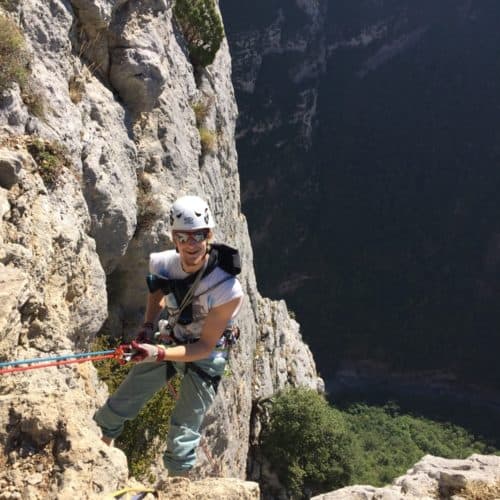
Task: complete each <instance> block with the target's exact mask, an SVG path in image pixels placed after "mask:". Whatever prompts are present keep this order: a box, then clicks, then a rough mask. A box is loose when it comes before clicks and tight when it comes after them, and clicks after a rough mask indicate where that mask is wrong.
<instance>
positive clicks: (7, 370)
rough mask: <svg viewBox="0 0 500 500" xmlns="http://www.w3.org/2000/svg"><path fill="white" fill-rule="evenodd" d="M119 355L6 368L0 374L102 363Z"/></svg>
mask: <svg viewBox="0 0 500 500" xmlns="http://www.w3.org/2000/svg"><path fill="white" fill-rule="evenodd" d="M116 357H117V353H116V352H114V353H112V354H103V355H101V356H89V357H88V358H79V359H69V360H64V361H52V362H51V363H41V364H36V365H29V366H15V367H14V368H4V369H2V370H0V374H2V373H13V372H25V371H27V370H36V369H37V368H47V367H49V366H60V365H70V364H73V363H86V362H87V361H100V360H101V359H110V358H116Z"/></svg>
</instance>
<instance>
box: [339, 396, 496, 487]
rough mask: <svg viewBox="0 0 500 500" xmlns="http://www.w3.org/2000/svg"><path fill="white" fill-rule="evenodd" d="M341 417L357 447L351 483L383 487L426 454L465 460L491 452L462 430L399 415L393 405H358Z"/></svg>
mask: <svg viewBox="0 0 500 500" xmlns="http://www.w3.org/2000/svg"><path fill="white" fill-rule="evenodd" d="M343 414H344V416H345V419H346V421H347V424H348V427H349V429H350V432H351V433H352V434H353V435H354V436H356V440H357V445H358V449H357V451H356V467H355V468H356V472H355V474H354V476H353V484H356V483H362V484H372V485H374V486H381V485H384V484H387V483H389V482H391V481H392V480H393V479H394V478H396V477H397V476H399V475H401V474H404V473H405V472H406V470H407V469H409V468H410V467H411V466H412V465H413V464H414V463H415V462H417V461H418V460H420V459H421V458H422V457H423V456H424V455H426V454H431V455H436V456H440V457H444V458H466V457H468V456H469V455H471V454H472V453H493V452H494V451H495V450H494V448H493V447H491V446H488V445H487V444H486V443H484V442H481V441H480V440H478V439H476V438H475V436H473V435H472V434H470V433H468V432H467V431H466V430H465V429H463V428H462V427H458V426H456V425H452V424H450V423H439V422H433V421H431V420H426V419H424V418H422V417H415V416H411V415H400V414H399V410H398V408H397V407H396V406H393V405H386V406H384V407H374V406H366V405H359V404H358V405H353V406H351V407H350V408H349V409H348V410H347V411H346V412H344V413H343Z"/></svg>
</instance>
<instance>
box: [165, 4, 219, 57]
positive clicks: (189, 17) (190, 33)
mask: <svg viewBox="0 0 500 500" xmlns="http://www.w3.org/2000/svg"><path fill="white" fill-rule="evenodd" d="M174 15H175V18H176V20H177V22H178V24H179V26H180V29H181V31H182V34H183V35H184V38H185V40H186V42H187V45H188V50H189V57H190V59H191V63H192V64H193V66H203V67H205V66H208V65H209V64H212V62H213V60H214V58H215V54H216V53H217V51H218V50H219V47H220V44H221V42H222V40H223V39H224V28H223V26H222V21H221V18H220V16H219V13H218V12H217V9H216V6H215V2H214V0H176V2H175V6H174Z"/></svg>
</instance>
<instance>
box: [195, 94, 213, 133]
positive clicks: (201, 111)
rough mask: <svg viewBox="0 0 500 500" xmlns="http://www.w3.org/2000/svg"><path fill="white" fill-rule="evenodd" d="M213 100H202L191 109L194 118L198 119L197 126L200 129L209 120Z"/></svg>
mask: <svg viewBox="0 0 500 500" xmlns="http://www.w3.org/2000/svg"><path fill="white" fill-rule="evenodd" d="M212 102H213V98H212V99H208V98H205V99H200V100H199V101H196V102H193V104H191V108H192V110H193V111H194V116H195V118H196V125H198V127H200V126H201V125H202V124H203V122H204V121H205V120H206V119H207V116H208V113H209V112H210V107H211V105H212Z"/></svg>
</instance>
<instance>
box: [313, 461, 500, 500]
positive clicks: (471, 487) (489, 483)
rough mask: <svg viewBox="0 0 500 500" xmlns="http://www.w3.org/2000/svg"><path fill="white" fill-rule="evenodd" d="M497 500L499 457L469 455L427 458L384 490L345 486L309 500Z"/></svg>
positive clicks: (499, 471)
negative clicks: (445, 499)
mask: <svg viewBox="0 0 500 500" xmlns="http://www.w3.org/2000/svg"><path fill="white" fill-rule="evenodd" d="M499 497H500V457H497V456H490V455H471V456H470V457H469V458H467V459H466V460H452V459H445V458H439V457H433V456H432V455H427V456H425V457H424V458H422V460H420V462H418V463H417V464H415V465H414V466H413V468H411V469H410V470H409V471H408V472H407V474H405V475H404V476H401V477H399V478H397V479H396V480H395V481H394V482H393V483H392V485H390V486H386V487H384V488H374V487H372V486H349V487H347V488H342V489H340V490H336V491H332V492H331V493H325V494H323V495H318V496H316V497H314V498H313V500H358V499H359V500H431V499H441V498H453V499H454V500H462V499H467V498H469V499H473V498H477V499H479V498H480V499H481V500H494V499H496V498H499Z"/></svg>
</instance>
